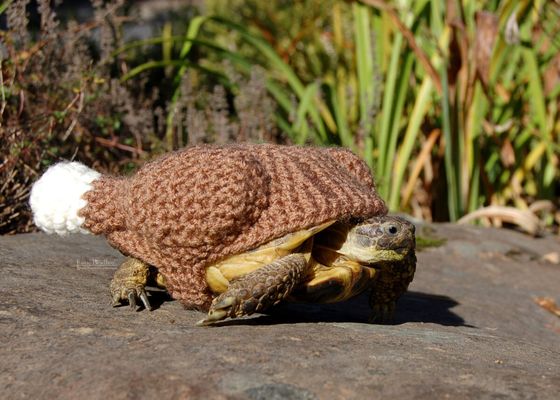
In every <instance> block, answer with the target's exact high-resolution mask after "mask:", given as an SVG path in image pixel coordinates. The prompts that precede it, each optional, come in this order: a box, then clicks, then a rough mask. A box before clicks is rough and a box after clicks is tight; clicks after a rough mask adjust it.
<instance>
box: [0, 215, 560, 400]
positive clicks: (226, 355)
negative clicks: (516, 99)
mask: <svg viewBox="0 0 560 400" xmlns="http://www.w3.org/2000/svg"><path fill="white" fill-rule="evenodd" d="M425 228H427V229H429V230H432V231H433V233H434V234H435V235H437V236H441V237H445V238H447V243H446V244H444V245H442V246H440V247H437V248H430V249H426V250H425V251H423V252H421V253H419V255H418V270H417V275H416V278H415V280H414V282H413V284H412V285H411V288H410V292H409V293H408V294H406V295H405V296H404V297H403V298H402V299H401V301H400V303H399V307H398V310H397V316H396V321H395V324H394V325H385V326H384V325H370V324H367V323H365V321H366V319H367V317H368V312H369V311H368V307H367V298H366V297H363V296H362V297H359V298H356V299H354V300H352V301H350V302H347V303H342V304H335V305H296V304H290V305H283V306H280V307H277V308H276V309H274V310H272V311H271V312H270V313H269V314H267V315H257V316H253V317H252V318H249V319H244V320H241V321H236V322H233V321H232V322H226V323H224V324H223V325H222V326H218V327H210V328H200V327H196V326H194V323H195V322H196V321H197V320H199V319H201V318H202V316H203V315H202V314H201V313H199V312H196V311H186V310H183V309H182V307H181V306H180V305H179V304H178V303H177V302H173V301H164V300H165V298H164V296H162V295H161V294H160V295H156V296H154V297H153V300H154V301H155V302H156V304H157V305H158V306H159V307H158V309H156V310H155V311H153V312H147V311H145V310H144V311H141V312H133V311H131V310H130V309H129V308H128V307H121V308H116V309H113V308H111V306H110V301H109V297H108V289H107V287H108V282H109V280H110V278H111V275H112V271H113V270H114V269H115V268H116V266H117V265H118V264H119V263H120V261H121V260H122V256H120V255H119V254H118V253H117V252H116V251H115V250H113V249H111V248H110V247H109V246H108V245H107V244H106V243H105V241H104V240H103V239H102V238H97V237H92V236H72V237H67V238H60V237H52V236H47V235H44V234H28V235H19V236H13V237H0V268H1V275H0V276H1V278H0V291H1V297H0V321H1V324H0V340H1V341H2V346H1V347H0V360H1V362H0V393H2V394H1V397H3V398H12V399H15V398H41V399H48V398H57V399H64V398H66V399H76V398H81V399H104V398H111V399H128V398H159V399H167V398H193V399H196V398H200V399H208V398H211V399H222V398H223V399H225V398H234V399H353V398H356V399H366V398H419V399H424V398H425V399H433V398H452V399H460V398H478V399H486V398H492V399H494V398H508V399H509V398H512V399H525V398H539V399H547V398H550V399H555V398H558V397H557V396H558V393H560V318H558V317H556V316H555V315H553V314H552V313H549V312H547V311H546V310H544V309H542V308H541V307H539V306H538V305H537V304H535V302H534V298H535V297H539V296H549V297H553V298H555V300H556V302H559V301H560V297H558V296H559V294H560V293H559V288H560V265H554V264H551V263H547V262H545V261H542V260H541V257H542V256H543V255H545V254H548V253H551V252H558V251H560V240H559V238H558V237H556V238H555V237H548V238H541V239H532V238H529V237H527V236H525V235H523V234H520V233H517V232H513V231H506V230H494V229H482V228H474V227H458V226H453V225H433V226H430V227H425ZM420 231H422V229H420Z"/></svg>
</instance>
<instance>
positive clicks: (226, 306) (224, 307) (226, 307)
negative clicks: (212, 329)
mask: <svg viewBox="0 0 560 400" xmlns="http://www.w3.org/2000/svg"><path fill="white" fill-rule="evenodd" d="M216 300H218V301H217V302H216V303H215V304H212V306H211V307H210V311H208V315H207V316H206V318H204V319H201V320H200V321H198V322H197V323H196V325H198V326H208V325H212V324H213V323H216V322H219V321H221V320H223V319H226V318H227V317H228V316H229V315H230V312H231V309H232V307H234V306H235V305H236V304H237V299H236V298H235V297H233V296H230V297H224V298H220V297H218V298H217V299H216Z"/></svg>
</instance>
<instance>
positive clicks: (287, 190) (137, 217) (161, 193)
mask: <svg viewBox="0 0 560 400" xmlns="http://www.w3.org/2000/svg"><path fill="white" fill-rule="evenodd" d="M91 186H92V189H91V190H89V191H88V192H86V193H85V194H84V195H83V199H85V200H86V201H87V205H86V206H85V207H84V208H82V209H81V210H80V212H79V215H80V216H81V217H83V218H84V219H85V222H84V223H83V228H84V229H87V230H89V231H91V232H92V233H94V234H103V235H106V237H107V239H108V241H109V243H110V244H111V245H112V246H114V247H116V248H117V249H119V250H120V251H121V252H123V253H124V254H126V255H130V256H132V257H136V258H138V259H140V260H142V261H144V262H147V263H148V264H151V265H153V266H155V267H157V268H158V270H159V271H160V272H161V273H162V274H163V275H164V276H165V278H166V285H167V288H168V290H169V292H170V293H171V295H172V296H173V297H174V298H176V299H179V300H180V301H181V302H182V303H183V304H184V305H185V306H187V307H190V308H198V309H207V308H208V306H209V304H210V302H211V299H212V295H211V292H210V291H209V289H208V286H207V284H206V281H205V267H206V266H208V265H211V264H212V263H215V262H216V261H218V260H220V259H223V258H225V257H227V256H230V255H233V254H239V253H242V252H245V251H248V250H251V249H253V248H256V247H258V246H259V245H261V244H264V243H266V242H269V241H270V240H273V239H276V238H279V237H282V236H284V235H285V234H287V233H290V232H294V231H297V230H300V229H305V228H309V227H311V226H315V225H319V224H321V223H324V222H327V221H329V220H344V219H350V218H359V219H365V218H368V217H371V216H374V215H384V214H386V212H387V209H386V206H385V203H384V202H383V200H381V198H380V197H379V196H378V195H377V192H376V190H375V186H374V182H373V178H372V175H371V173H370V171H369V168H368V167H367V165H366V164H365V163H364V162H363V161H361V160H360V159H359V158H358V157H357V156H356V155H354V154H353V153H352V152H350V151H349V150H345V149H340V148H315V147H297V146H279V145H232V146H222V147H215V146H197V147H189V148H186V149H184V150H181V151H177V152H174V153H170V154H167V155H165V156H163V157H161V158H159V159H157V160H155V161H153V162H150V163H148V164H146V165H145V166H143V167H142V168H141V169H139V170H138V172H137V173H136V174H135V175H133V176H131V177H111V176H102V177H100V178H98V179H96V180H94V181H93V182H92V183H91Z"/></svg>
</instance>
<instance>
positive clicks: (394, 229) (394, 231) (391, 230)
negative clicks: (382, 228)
mask: <svg viewBox="0 0 560 400" xmlns="http://www.w3.org/2000/svg"><path fill="white" fill-rule="evenodd" d="M387 231H388V232H389V233H390V234H391V235H396V234H397V232H398V231H399V230H398V229H397V227H396V226H395V225H390V226H389V228H388V229H387Z"/></svg>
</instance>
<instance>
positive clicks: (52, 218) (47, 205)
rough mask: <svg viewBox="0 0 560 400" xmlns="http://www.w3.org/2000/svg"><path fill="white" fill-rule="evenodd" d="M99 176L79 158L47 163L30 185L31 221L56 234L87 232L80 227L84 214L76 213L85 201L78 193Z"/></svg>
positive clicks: (88, 186)
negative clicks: (35, 180) (45, 167)
mask: <svg viewBox="0 0 560 400" xmlns="http://www.w3.org/2000/svg"><path fill="white" fill-rule="evenodd" d="M100 176H101V174H100V173H99V172H96V171H94V170H93V169H91V168H88V167H86V166H85V165H84V164H81V163H79V162H61V163H59V164H55V165H53V166H52V167H50V168H49V169H48V170H47V171H46V172H45V173H44V174H43V176H42V177H41V178H40V179H39V180H38V181H37V182H35V183H34V184H33V187H32V188H31V196H30V199H29V204H30V205H31V210H32V211H33V221H34V222H35V225H37V226H38V227H39V228H40V229H41V230H43V231H45V232H47V233H58V234H59V235H67V234H69V233H76V232H80V233H89V232H88V231H87V230H85V229H83V228H82V227H81V226H82V224H83V223H84V218H82V217H80V216H78V211H80V209H82V208H83V207H85V206H86V204H87V202H86V201H85V200H84V199H83V198H82V195H83V194H84V193H86V192H87V191H89V190H91V188H92V186H91V182H93V181H94V180H95V179H97V178H99V177H100Z"/></svg>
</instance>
